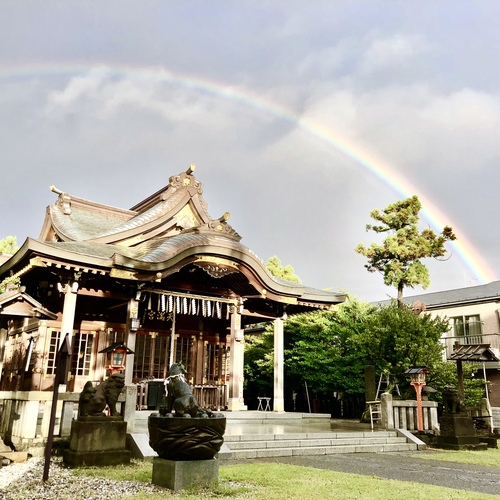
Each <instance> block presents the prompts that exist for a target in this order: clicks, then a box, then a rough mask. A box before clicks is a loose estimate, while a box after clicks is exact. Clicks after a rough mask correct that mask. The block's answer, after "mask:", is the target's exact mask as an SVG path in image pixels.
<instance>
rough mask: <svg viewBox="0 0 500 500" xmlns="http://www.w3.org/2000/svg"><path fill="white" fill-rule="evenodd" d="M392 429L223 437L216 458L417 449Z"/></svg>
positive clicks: (229, 458)
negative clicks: (221, 446)
mask: <svg viewBox="0 0 500 500" xmlns="http://www.w3.org/2000/svg"><path fill="white" fill-rule="evenodd" d="M417 450H418V445H417V444H416V443H415V442H412V441H411V440H409V439H407V438H406V437H401V436H400V435H398V433H397V432H396V431H381V432H352V433H335V432H332V433H317V434H274V435H260V436H259V435H250V436H248V435H247V436H244V435H237V436H236V435H235V436H225V438H224V446H223V448H222V449H221V451H220V452H219V455H218V456H219V459H221V460H231V459H249V458H264V457H289V456H304V455H330V454H335V453H383V452H390V451H417Z"/></svg>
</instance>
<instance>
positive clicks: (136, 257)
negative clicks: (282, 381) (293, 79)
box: [0, 165, 345, 308]
mask: <svg viewBox="0 0 500 500" xmlns="http://www.w3.org/2000/svg"><path fill="white" fill-rule="evenodd" d="M193 172H194V165H192V166H191V167H189V169H188V170H187V171H186V172H182V173H180V174H179V175H176V176H172V177H170V179H169V184H168V185H167V186H166V187H164V188H163V189H161V190H159V191H157V192H156V193H154V194H153V195H151V196H150V197H148V198H147V199H145V200H143V201H142V202H140V203H139V204H137V205H135V206H134V207H132V208H131V209H130V210H125V209H120V208H116V207H111V206H108V205H103V204H99V203H95V202H91V201H89V200H85V199H83V198H79V197H76V196H73V195H69V194H67V193H64V192H63V191H60V190H58V189H56V188H54V187H53V186H52V187H51V189H52V191H53V192H55V193H56V194H58V199H57V201H56V203H55V204H53V205H51V206H50V207H48V209H47V213H46V218H45V222H44V225H43V228H42V231H41V234H40V238H39V239H38V240H35V239H28V240H26V242H25V243H24V245H23V246H22V248H21V249H20V250H19V251H18V253H17V254H16V255H14V257H12V258H11V259H10V260H9V261H7V262H6V263H5V264H4V265H2V266H0V277H1V276H2V275H5V273H6V272H8V271H12V272H14V273H17V274H18V275H21V274H23V272H26V271H27V270H29V268H30V265H51V264H54V263H56V262H58V263H61V262H65V263H72V265H73V266H74V267H75V268H76V267H78V268H80V267H85V266H87V267H92V268H93V269H94V271H96V270H97V271H98V272H100V273H101V274H109V275H110V276H114V277H116V278H124V279H133V280H140V281H160V280H161V279H163V278H165V277H168V276H170V275H172V274H174V273H176V272H178V271H179V270H180V269H182V268H183V267H185V266H187V265H191V264H194V265H196V266H198V267H199V268H201V269H203V270H205V271H206V272H207V273H209V274H210V275H211V276H212V277H215V278H220V277H222V276H227V275H230V274H232V273H234V274H238V273H239V274H240V275H244V276H245V278H246V279H247V280H248V282H249V283H250V284H251V285H252V290H253V293H252V297H258V296H260V297H261V298H269V299H271V300H275V301H278V302H283V303H288V304H293V303H295V304H302V305H304V306H306V305H309V306H311V307H324V308H329V307H331V306H333V305H334V304H337V303H339V302H343V300H344V299H345V296H344V295H342V294H337V293H332V292H326V291H322V290H317V289H311V288H308V287H306V286H304V285H301V284H297V283H291V282H288V281H284V280H280V279H278V278H275V277H274V276H272V275H271V274H270V273H269V271H268V270H267V269H266V266H265V265H264V263H263V261H262V260H261V259H259V258H258V257H257V256H256V255H255V254H254V253H253V252H252V251H251V250H250V249H249V248H247V247H246V246H244V245H243V244H241V242H240V241H241V236H240V235H239V234H238V233H237V232H236V231H235V230H234V229H233V228H232V227H231V226H230V225H229V224H228V222H227V220H228V219H229V214H228V213H225V214H224V215H222V216H221V217H219V218H218V219H212V218H211V217H210V215H209V213H208V209H207V204H206V202H205V200H204V199H203V196H202V193H203V184H202V183H201V182H199V181H198V180H197V179H196V178H195V177H194V175H193ZM27 259H31V260H30V264H29V265H27V263H26V261H27ZM33 262H34V264H33Z"/></svg>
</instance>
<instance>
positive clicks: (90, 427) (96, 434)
mask: <svg viewBox="0 0 500 500" xmlns="http://www.w3.org/2000/svg"><path fill="white" fill-rule="evenodd" d="M126 438H127V422H124V421H123V419H122V418H121V417H104V416H103V417H78V419H76V420H73V422H72V423H71V435H70V441H69V449H68V450H65V451H64V453H63V461H64V463H65V464H66V465H68V466H69V467H85V466H88V467H89V466H108V465H119V464H128V463H130V451H128V450H127V449H126V448H125V442H126Z"/></svg>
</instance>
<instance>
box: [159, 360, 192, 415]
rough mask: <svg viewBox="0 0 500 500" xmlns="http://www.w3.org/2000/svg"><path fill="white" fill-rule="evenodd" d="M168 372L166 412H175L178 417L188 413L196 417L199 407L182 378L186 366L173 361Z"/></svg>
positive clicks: (185, 372)
mask: <svg viewBox="0 0 500 500" xmlns="http://www.w3.org/2000/svg"><path fill="white" fill-rule="evenodd" d="M168 373H169V376H168V378H167V381H166V386H167V387H166V389H167V404H166V411H167V413H172V412H175V415H176V416H180V417H184V416H188V415H190V416H191V417H196V415H197V413H198V410H199V409H200V407H199V405H198V402H197V401H196V399H195V397H194V396H193V393H192V392H191V388H190V387H189V385H188V383H187V382H186V381H185V379H184V375H186V374H187V371H186V368H185V367H184V365H183V364H182V363H174V364H173V365H172V366H171V367H170V370H169V372H168Z"/></svg>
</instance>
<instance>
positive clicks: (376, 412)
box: [366, 401, 382, 431]
mask: <svg viewBox="0 0 500 500" xmlns="http://www.w3.org/2000/svg"><path fill="white" fill-rule="evenodd" d="M366 404H367V405H368V410H369V411H370V424H371V426H372V431H373V427H374V425H375V424H376V423H377V422H379V421H380V420H381V419H382V407H381V403H380V401H367V402H366Z"/></svg>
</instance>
